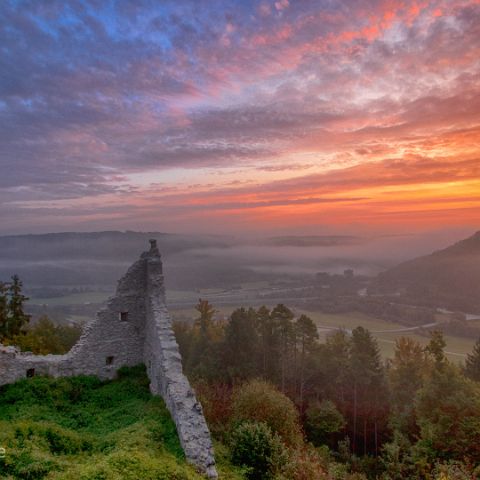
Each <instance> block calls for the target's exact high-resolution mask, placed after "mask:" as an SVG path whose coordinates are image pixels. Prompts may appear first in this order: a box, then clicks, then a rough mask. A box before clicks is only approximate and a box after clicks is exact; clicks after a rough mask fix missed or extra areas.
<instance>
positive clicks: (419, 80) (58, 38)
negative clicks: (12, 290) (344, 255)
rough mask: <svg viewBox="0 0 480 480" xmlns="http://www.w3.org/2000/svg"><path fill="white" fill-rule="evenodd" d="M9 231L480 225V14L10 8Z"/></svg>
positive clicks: (2, 178)
mask: <svg viewBox="0 0 480 480" xmlns="http://www.w3.org/2000/svg"><path fill="white" fill-rule="evenodd" d="M0 38H1V43H0V45H1V47H0V48H1V51H2V53H1V55H0V71H1V72H2V73H1V75H0V124H1V129H0V166H1V173H0V202H1V210H0V234H7V233H16V232H45V231H60V230H98V229H102V230H105V229H139V230H162V231H177V232H182V231H183V232H211V233H268V232H294V233H297V234H302V233H308V234H311V233H332V232H338V233H358V232H362V231H363V232H364V231H373V232H379V233H401V232H405V231H406V230H408V231H423V230H435V229H440V228H444V227H452V228H454V227H455V228H456V227H458V228H472V229H478V228H479V227H478V225H479V223H480V1H479V0H431V1H429V0H414V1H400V0H356V1H353V0H352V1H343V2H332V1H329V0H325V1H306V0H297V1H294V0H271V1H267V0H262V1H246V0H245V1H244V0H242V1H222V2H211V1H206V0H195V1H191V2H190V1H176V2H169V1H167V2H156V1H147V0H135V1H133V0H132V1H127V0H123V1H119V0H118V1H100V0H88V1H87V0H71V1H60V0H57V1H33V0H30V1H4V2H1V3H0Z"/></svg>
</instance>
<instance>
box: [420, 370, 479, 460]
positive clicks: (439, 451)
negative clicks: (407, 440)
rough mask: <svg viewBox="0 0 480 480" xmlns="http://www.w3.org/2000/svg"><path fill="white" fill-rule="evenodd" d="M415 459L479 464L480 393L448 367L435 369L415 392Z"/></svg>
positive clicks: (457, 371) (458, 372)
mask: <svg viewBox="0 0 480 480" xmlns="http://www.w3.org/2000/svg"><path fill="white" fill-rule="evenodd" d="M415 410H416V415H417V421H418V425H419V428H420V440H419V442H418V444H417V445H416V452H417V455H419V456H421V457H424V458H425V459H426V461H428V462H431V463H433V462H434V460H436V459H438V460H458V461H461V460H463V459H464V458H465V457H466V458H468V459H470V460H471V461H472V462H475V463H477V464H478V463H480V389H479V386H478V385H476V384H474V383H473V382H471V381H470V380H468V379H466V378H465V377H463V375H462V374H461V372H460V370H459V369H458V368H457V367H455V366H453V365H450V364H445V365H442V368H438V367H437V368H435V369H434V370H433V371H432V373H431V374H430V376H429V377H428V378H427V380H426V381H425V384H424V385H423V387H422V388H421V389H420V390H419V392H418V394H417V397H416V399H415Z"/></svg>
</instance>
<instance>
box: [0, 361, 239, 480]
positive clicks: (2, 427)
mask: <svg viewBox="0 0 480 480" xmlns="http://www.w3.org/2000/svg"><path fill="white" fill-rule="evenodd" d="M0 445H2V446H5V448H6V458H5V460H4V462H3V464H2V463H0V477H1V478H7V479H8V478H12V479H14V478H19V479H20V478H22V479H43V478H47V477H48V479H55V480H59V479H62V480H63V479H65V480H66V479H70V478H79V479H85V480H87V479H88V480H91V479H95V478H99V479H100V478H106V479H135V480H136V479H152V480H153V479H165V480H166V479H178V480H180V479H184V480H188V479H199V480H200V478H201V477H200V476H199V475H197V474H196V473H195V472H194V470H193V469H192V468H190V467H188V466H186V464H185V462H184V457H183V452H182V449H181V446H180V443H179V440H178V437H177V434H176V430H175V425H174V423H173V421H172V419H171V418H170V415H169V414H168V411H167V410H166V407H165V404H164V402H163V401H162V400H161V399H160V398H158V397H153V396H152V395H151V394H150V392H149V389H148V378H147V377H146V374H145V371H144V368H143V367H135V368H130V369H122V370H121V372H120V376H119V379H118V380H114V381H111V382H101V381H99V380H98V379H97V378H95V377H73V378H62V379H49V378H42V377H35V378H32V379H28V380H27V379H25V380H22V381H19V382H17V383H15V384H13V385H8V386H4V387H2V388H1V389H0ZM227 478H228V476H227ZM232 478H234V477H232Z"/></svg>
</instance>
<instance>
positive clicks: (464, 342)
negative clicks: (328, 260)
mask: <svg viewBox="0 0 480 480" xmlns="http://www.w3.org/2000/svg"><path fill="white" fill-rule="evenodd" d="M301 313H305V314H306V315H308V316H310V317H311V318H312V320H314V321H315V323H316V324H317V325H318V327H319V333H320V339H321V340H324V339H325V337H326V335H328V333H329V332H331V331H332V328H333V329H334V328H344V329H346V330H347V331H348V330H352V329H354V328H355V327H358V326H362V327H365V328H367V329H368V330H370V331H371V332H372V334H373V336H374V337H375V338H376V339H377V341H378V346H379V347H380V350H381V353H382V355H383V357H384V358H391V357H393V352H394V349H395V340H397V339H398V338H400V337H407V336H408V337H411V338H413V339H414V340H416V341H418V342H419V343H421V344H422V345H426V344H427V343H428V341H429V337H428V336H426V335H420V334H419V333H415V330H408V328H409V327H407V326H405V327H402V325H400V324H396V323H389V322H386V321H384V320H380V319H378V318H374V317H369V316H367V315H364V314H362V313H358V312H352V313H348V314H329V313H322V312H312V311H307V310H304V311H302V312H301ZM322 327H328V328H322ZM404 329H407V330H404ZM402 330H404V331H402ZM445 340H446V342H447V346H446V353H447V356H448V357H449V359H450V360H452V361H454V362H458V361H462V360H464V359H465V356H466V355H467V353H470V352H471V351H472V348H473V345H474V343H475V340H476V339H466V338H461V337H454V336H451V335H445Z"/></svg>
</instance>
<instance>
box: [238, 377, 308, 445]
mask: <svg viewBox="0 0 480 480" xmlns="http://www.w3.org/2000/svg"><path fill="white" fill-rule="evenodd" d="M232 421H233V424H234V425H236V424H238V423H241V422H244V421H253V422H262V423H265V424H266V425H268V426H269V427H270V428H271V430H272V432H274V433H276V434H278V435H279V436H280V437H281V439H282V440H283V442H284V443H285V444H286V445H287V446H292V447H295V446H298V445H300V444H301V443H302V432H301V429H300V423H299V418H298V412H297V409H296V407H295V405H294V404H293V402H292V401H291V400H290V399H289V398H288V397H287V396H285V395H284V394H283V393H280V392H279V391H278V390H276V389H275V387H274V386H273V385H270V384H269V383H266V382H263V381H260V380H253V381H251V382H249V383H246V384H244V385H242V387H241V388H239V389H238V390H237V391H236V392H235V394H234V398H233V406H232Z"/></svg>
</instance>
